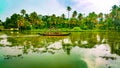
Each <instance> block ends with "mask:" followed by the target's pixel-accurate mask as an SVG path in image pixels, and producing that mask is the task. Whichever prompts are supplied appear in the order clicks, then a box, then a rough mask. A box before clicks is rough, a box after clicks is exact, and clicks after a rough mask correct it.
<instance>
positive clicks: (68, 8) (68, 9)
mask: <svg viewBox="0 0 120 68" xmlns="http://www.w3.org/2000/svg"><path fill="white" fill-rule="evenodd" d="M71 10H72V8H71V7H70V6H68V7H67V11H68V20H69V15H70V11H71ZM69 28H70V23H69Z"/></svg>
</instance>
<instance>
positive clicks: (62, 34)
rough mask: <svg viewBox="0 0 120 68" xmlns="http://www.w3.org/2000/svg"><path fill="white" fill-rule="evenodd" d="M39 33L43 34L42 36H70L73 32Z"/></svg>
mask: <svg viewBox="0 0 120 68" xmlns="http://www.w3.org/2000/svg"><path fill="white" fill-rule="evenodd" d="M38 34H39V35H42V36H68V35H70V34H71V33H67V34H41V33H38Z"/></svg>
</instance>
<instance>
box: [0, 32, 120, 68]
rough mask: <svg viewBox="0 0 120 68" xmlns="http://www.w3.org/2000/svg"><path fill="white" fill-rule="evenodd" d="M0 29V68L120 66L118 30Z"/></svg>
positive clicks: (96, 67) (113, 67)
mask: <svg viewBox="0 0 120 68" xmlns="http://www.w3.org/2000/svg"><path fill="white" fill-rule="evenodd" d="M37 33H38V32H0V68H119V67H120V66H119V64H120V33H119V32H72V33H71V35H70V36H40V35H37Z"/></svg>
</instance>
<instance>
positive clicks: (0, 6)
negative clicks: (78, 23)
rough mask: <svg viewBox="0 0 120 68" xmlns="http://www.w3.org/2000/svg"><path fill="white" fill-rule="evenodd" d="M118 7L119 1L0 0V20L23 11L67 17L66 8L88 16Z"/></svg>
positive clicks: (107, 11)
mask: <svg viewBox="0 0 120 68" xmlns="http://www.w3.org/2000/svg"><path fill="white" fill-rule="evenodd" d="M115 4H116V5H120V1H119V0H0V19H1V20H5V19H6V17H10V16H11V15H12V14H13V13H20V10H21V9H25V10H26V11H27V13H28V14H29V13H31V12H34V11H35V12H37V13H38V14H42V15H52V14H56V15H57V16H60V15H61V14H63V13H64V14H65V15H66V17H67V10H66V7H67V6H71V8H72V11H71V14H72V12H73V11H74V10H76V11H77V12H78V13H85V14H88V13H90V12H93V11H94V12H96V13H100V12H102V13H109V12H110V9H111V7H112V6H113V5H115Z"/></svg>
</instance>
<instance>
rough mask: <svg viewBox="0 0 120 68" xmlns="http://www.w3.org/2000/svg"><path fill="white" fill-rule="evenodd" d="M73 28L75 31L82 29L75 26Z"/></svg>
mask: <svg viewBox="0 0 120 68" xmlns="http://www.w3.org/2000/svg"><path fill="white" fill-rule="evenodd" d="M72 30H73V31H81V29H80V27H74V28H73V29H72Z"/></svg>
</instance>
